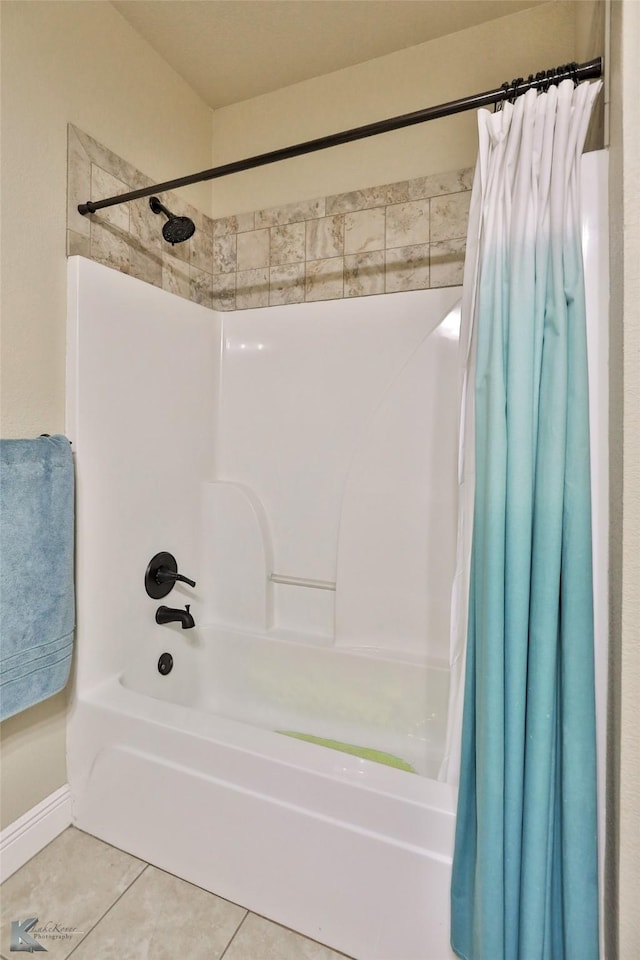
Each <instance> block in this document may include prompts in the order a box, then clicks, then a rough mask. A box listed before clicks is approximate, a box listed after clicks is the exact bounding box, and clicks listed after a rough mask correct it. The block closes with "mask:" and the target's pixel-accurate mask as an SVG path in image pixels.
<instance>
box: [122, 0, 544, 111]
mask: <svg viewBox="0 0 640 960" xmlns="http://www.w3.org/2000/svg"><path fill="white" fill-rule="evenodd" d="M541 2H544V0H112V3H113V6H114V7H115V8H116V10H118V12H119V13H121V14H122V16H123V17H124V18H125V19H126V20H127V21H128V22H129V23H130V24H131V26H132V27H133V28H134V29H135V30H136V31H137V32H138V33H139V34H140V35H141V36H142V37H143V38H144V39H145V40H146V41H147V42H148V43H149V44H150V45H151V46H152V47H153V48H154V49H155V50H156V51H157V52H158V53H159V54H160V56H161V57H163V59H164V60H166V61H167V63H169V64H170V65H171V66H172V67H173V68H174V70H176V71H177V72H178V73H179V74H180V75H181V76H182V77H183V78H184V79H185V80H186V81H187V83H188V84H189V85H190V86H191V87H192V88H193V89H194V90H195V91H196V92H197V93H198V94H199V95H200V96H201V97H202V99H203V100H204V101H205V102H206V103H208V104H209V106H211V107H212V108H214V109H216V108H218V107H223V106H226V105H228V104H230V103H237V102H238V101H240V100H247V99H249V98H250V97H256V96H259V95H260V94H263V93H269V92H270V91H271V90H277V89H279V88H280V87H286V86H289V85H290V84H292V83H299V82H300V81H302V80H308V79H310V78H311V77H317V76H321V75H322V74H325V73H331V72H333V71H334V70H340V69H342V68H343V67H349V66H352V65H353V64H355V63H362V62H364V61H365V60H371V59H372V58H374V57H380V56H383V55H384V54H387V53H392V52H394V51H396V50H402V49H404V48H405V47H411V46H413V45H414V44H418V43H423V42H425V41H427V40H434V39H436V38H437V37H442V36H444V35H445V34H448V33H455V32H456V31H458V30H463V29H465V28H466V27H473V26H476V25H477V24H479V23H483V22H485V21H487V20H495V19H496V18H497V17H502V16H506V15H507V14H510V13H517V12H518V11H519V10H523V9H525V8H527V7H533V6H536V5H537V4H538V3H541Z"/></svg>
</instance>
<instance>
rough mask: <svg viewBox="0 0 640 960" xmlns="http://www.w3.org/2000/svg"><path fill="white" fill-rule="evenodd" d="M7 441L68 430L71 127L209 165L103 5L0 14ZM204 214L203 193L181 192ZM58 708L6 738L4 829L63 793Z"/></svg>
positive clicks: (155, 172) (203, 124)
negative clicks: (60, 789) (48, 798)
mask: <svg viewBox="0 0 640 960" xmlns="http://www.w3.org/2000/svg"><path fill="white" fill-rule="evenodd" d="M1 9H2V101H1V109H2V115H1V120H2V210H1V215H2V301H1V307H2V328H1V337H2V364H3V366H2V405H1V407H0V416H1V423H0V431H1V434H2V436H3V437H19V436H36V435H38V434H40V433H55V432H58V431H63V430H64V388H65V321H66V268H65V219H66V162H67V157H66V149H67V148H66V143H67V122H68V121H71V122H72V123H74V124H76V125H77V126H79V127H81V128H82V129H83V130H86V131H87V132H88V133H90V134H92V135H93V136H94V137H96V139H98V140H100V141H101V142H102V143H105V144H107V145H108V146H109V147H110V148H111V149H113V150H114V151H116V152H117V153H119V154H121V155H122V156H124V157H126V158H127V159H128V160H129V161H131V162H132V163H133V164H134V165H135V166H137V167H139V168H140V169H142V170H144V171H145V172H146V173H148V174H149V175H150V176H152V177H157V178H158V179H167V178H169V177H174V176H179V175H180V174H183V173H185V172H188V171H190V170H198V169H203V168H205V167H208V166H210V164H211V111H210V110H209V108H208V107H207V106H206V105H205V104H204V103H203V102H202V101H201V100H200V99H199V98H198V97H197V96H196V94H195V93H194V92H193V91H192V90H191V89H190V88H189V87H188V86H187V84H186V83H185V82H184V81H183V80H182V79H180V77H178V75H177V74H176V73H175V72H174V71H173V70H172V69H171V68H170V67H169V66H168V65H167V64H166V63H165V62H164V61H163V60H161V59H160V57H158V55H157V54H156V53H155V52H154V51H153V50H152V49H151V48H150V47H149V46H148V45H147V44H145V43H144V42H143V41H142V40H141V39H140V38H139V37H138V35H137V34H136V33H135V32H134V31H133V30H132V29H131V28H130V27H129V25H128V24H127V23H126V21H125V20H124V19H123V18H122V17H121V16H120V15H119V14H118V13H116V11H115V9H114V8H113V7H111V6H110V5H109V4H108V3H102V2H95V3H94V2H92V3H87V2H80V3H75V2H44V3H40V2H18V3H14V2H9V3H3V4H2V8H1ZM184 196H185V199H187V200H190V201H191V202H192V203H194V205H196V206H198V207H200V209H202V210H204V212H205V213H209V212H210V210H209V207H210V196H211V191H210V185H209V184H201V185H200V186H198V187H195V188H192V189H191V190H185V192H184ZM64 711H65V699H64V695H60V696H58V697H56V698H53V699H51V700H50V701H47V702H45V703H43V704H41V705H39V706H38V707H35V708H34V709H32V710H29V711H27V712H25V713H24V714H20V715H18V716H16V717H14V718H12V719H10V720H8V721H6V722H5V723H4V724H2V728H1V734H2V761H3V763H2V768H3V769H2V794H1V797H2V810H1V824H2V826H4V825H6V824H7V823H10V822H11V821H13V820H14V819H15V818H16V817H18V816H20V815H21V814H22V813H24V812H25V811H26V810H28V809H29V808H31V807H32V806H33V805H34V804H36V803H38V802H39V801H40V800H42V799H43V798H44V797H46V796H47V795H48V794H49V793H51V792H52V791H53V790H55V789H56V788H57V787H59V786H61V785H62V784H63V783H65V781H66V770H65V756H64V743H65V740H64Z"/></svg>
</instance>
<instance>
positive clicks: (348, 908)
mask: <svg viewBox="0 0 640 960" xmlns="http://www.w3.org/2000/svg"><path fill="white" fill-rule="evenodd" d="M458 299H459V290H456V289H441V290H427V291H413V292H410V293H406V294H394V295H393V297H384V296H381V297H367V298H361V299H359V300H358V301H357V302H356V301H351V302H348V301H339V302H337V303H333V304H331V305H327V304H323V303H315V304H299V305H290V306H287V307H282V308H269V311H267V312H264V311H262V312H260V311H238V312H237V313H235V314H230V315H226V316H224V317H223V316H222V315H220V314H218V313H216V312H215V311H212V310H207V309H205V308H204V307H201V306H199V305H198V304H195V303H190V302H188V301H185V300H182V299H179V298H177V297H174V296H172V295H171V294H169V293H167V292H165V291H162V290H159V289H157V288H155V287H151V286H149V285H147V284H144V283H142V282H141V281H138V280H136V279H134V278H132V277H129V276H126V275H123V274H120V273H119V272H117V271H113V270H109V269H107V268H106V267H103V266H101V265H99V264H96V263H92V262H90V261H86V260H83V259H82V258H77V257H76V258H71V259H70V261H69V304H70V312H69V327H68V338H67V343H68V368H67V394H68V409H67V432H68V435H69V437H70V439H71V440H72V442H73V449H74V454H75V458H76V472H77V593H76V597H77V624H78V629H77V654H76V658H75V664H74V687H73V697H72V703H71V707H70V711H69V722H68V732H67V765H68V774H69V783H70V788H71V794H72V804H73V820H74V823H75V824H76V825H77V826H78V827H79V828H81V829H82V830H86V831H87V832H89V833H91V834H93V835H95V836H97V837H99V838H101V839H103V840H105V841H107V842H108V843H112V844H114V845H115V846H117V847H119V848H121V849H123V850H126V851H128V852H130V853H131V854H133V855H135V856H138V857H140V858H142V859H143V860H145V861H148V862H150V863H152V864H155V865H157V866H158V867H159V868H161V869H164V870H168V871H169V872H171V873H173V874H176V875H177V876H180V877H182V878H184V879H185V880H187V881H190V882H191V883H195V884H198V885H199V886H202V887H203V888H205V889H207V890H210V891H212V892H214V893H216V894H218V895H219V896H222V897H225V898H228V899H229V900H231V901H234V902H236V903H239V904H241V905H242V906H244V907H247V908H248V909H250V910H253V911H255V912H256V913H258V914H261V915H264V916H266V917H269V918H270V919H272V920H274V921H277V922H279V923H282V924H284V925H286V926H288V927H291V928H292V929H294V930H297V931H299V932H301V933H302V934H304V935H306V936H307V937H311V938H314V939H316V940H318V941H320V942H321V943H324V944H328V945H329V946H330V947H332V948H334V949H337V950H340V951H342V952H344V953H346V954H347V955H350V956H353V957H356V958H358V960H448V958H450V957H452V954H451V952H450V949H449V946H448V938H449V881H450V870H451V858H452V850H453V831H454V809H455V799H456V797H455V794H456V791H455V788H454V787H452V786H450V785H447V784H446V783H441V782H438V781H437V779H436V777H437V774H438V769H439V766H440V762H441V760H442V756H443V750H444V740H445V723H446V716H447V703H448V685H449V670H448V664H449V650H448V644H449V640H448V626H447V624H448V616H449V589H450V581H451V577H452V571H453V563H454V560H455V529H456V528H455V490H456V462H455V457H456V454H457V440H456V436H457V422H458V420H457V409H456V406H455V402H454V401H455V389H456V374H455V371H456V370H457V353H456V347H457V344H456V330H455V324H453V325H452V326H451V328H447V329H443V330H442V331H441V332H438V333H436V336H435V338H434V337H432V336H431V335H432V334H433V333H434V331H438V330H439V325H440V324H441V321H442V319H443V317H446V316H447V315H448V314H449V312H450V311H451V309H452V307H453V305H454V304H455V303H456V302H457V300H458ZM392 304H393V316H392V318H391V319H392V322H390V315H389V311H390V309H391V305H392ZM429 338H431V339H429ZM434 342H435V345H436V349H435V352H434V351H433V350H432V349H431V346H430V344H433V343H434ZM425 345H426V346H425ZM221 358H222V359H221ZM353 371H356V373H357V377H358V380H357V383H356V380H355V379H354V374H353ZM327 385H330V389H329V390H327V391H326V396H323V398H322V402H319V400H318V396H317V394H316V390H317V389H319V388H322V389H323V390H326V387H327ZM443 389H446V390H450V391H451V392H452V396H453V398H454V399H453V401H452V402H451V403H449V402H441V400H439V399H438V398H441V396H442V393H441V391H442V390H443ZM423 396H424V402H423ZM434 411H437V413H436V414H435V415H434ZM421 418H422V419H421ZM405 425H410V426H411V429H412V430H417V431H418V432H419V433H420V436H421V437H423V439H424V438H427V440H428V442H423V443H418V444H416V443H415V442H414V439H413V435H412V434H410V433H408V432H407V430H405V429H404V427H405ZM287 431H289V433H290V434H291V436H292V438H293V439H292V441H291V443H289V441H288V440H287V436H288V435H289V434H288V433H287ZM381 453H382V454H384V456H383V458H382V460H381V459H380V455H381ZM270 458H271V459H270ZM300 463H309V464H310V465H311V469H306V470H305V472H304V473H302V472H301V471H300V469H299V465H300ZM434 464H435V466H434ZM440 467H442V469H440ZM425 477H428V478H429V482H426V481H425ZM452 491H453V492H452ZM381 505H382V506H383V507H384V509H382V508H381ZM372 518H373V521H372ZM431 542H434V543H437V545H438V549H437V550H433V551H430V552H429V555H428V556H427V555H426V551H425V550H424V546H423V545H424V543H431ZM162 550H170V551H171V552H172V553H173V554H174V555H175V556H176V558H177V560H178V563H179V569H180V570H181V572H183V573H184V574H185V575H187V576H189V577H191V579H193V580H195V581H196V583H197V586H196V588H195V589H191V588H190V587H188V586H186V585H185V584H177V585H176V586H175V587H174V589H173V590H172V592H171V594H170V595H169V596H168V597H166V598H165V599H163V600H161V601H158V600H153V599H151V598H150V597H149V596H147V594H146V593H145V588H144V573H145V569H146V567H147V564H148V563H149V560H150V558H151V557H152V556H153V555H154V554H156V553H157V552H159V551H162ZM425 584H428V585H429V587H430V589H429V590H428V591H427V590H425V587H424V585H425ZM159 602H161V603H164V604H166V605H168V606H172V607H184V605H185V604H187V603H188V604H190V605H191V611H192V614H193V616H194V619H195V624H196V626H195V628H194V629H188V630H182V629H181V628H180V626H179V625H177V624H175V623H171V624H164V625H158V624H157V623H156V622H155V611H156V608H157V606H158V604H159ZM163 653H169V654H171V657H172V658H173V668H172V670H171V672H170V673H168V674H166V675H161V674H160V672H159V671H158V660H159V658H160V656H161V655H162V654H163ZM283 731H285V732H290V733H300V734H305V735H311V736H315V737H320V738H323V739H329V740H334V741H340V742H342V743H346V744H350V745H355V746H356V747H358V748H367V749H369V750H375V751H380V752H382V753H385V754H388V755H391V756H392V757H395V758H398V759H399V760H401V761H403V763H404V764H408V765H409V766H410V767H411V768H413V769H414V770H415V771H416V772H415V773H413V772H408V771H407V770H406V769H398V768H396V767H393V766H388V765H385V764H383V763H381V762H375V761H374V760H372V759H369V758H368V757H370V754H369V755H367V757H362V756H357V755H353V754H351V753H345V752H341V751H338V750H335V749H329V748H328V747H326V746H320V745H317V744H315V743H309V742H306V741H304V740H299V739H295V738H293V737H291V736H286V735H284V733H283Z"/></svg>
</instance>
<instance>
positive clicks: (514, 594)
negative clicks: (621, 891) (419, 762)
mask: <svg viewBox="0 0 640 960" xmlns="http://www.w3.org/2000/svg"><path fill="white" fill-rule="evenodd" d="M600 86H601V84H600V83H599V82H597V83H594V84H581V85H580V86H578V87H575V88H574V86H573V83H572V81H570V80H566V81H564V82H563V83H561V84H560V85H559V86H558V87H551V88H550V89H549V90H548V92H547V93H542V94H537V93H536V92H535V91H533V90H531V91H529V92H528V93H526V94H525V95H524V96H522V97H521V98H519V99H518V100H516V102H515V104H513V105H512V104H505V106H504V108H503V110H501V111H500V112H498V113H495V114H491V113H489V112H488V111H486V110H483V111H480V113H479V134H480V149H479V157H478V164H477V168H476V178H475V182H474V188H473V196H472V210H471V215H470V227H469V244H468V250H467V258H468V259H467V269H466V272H465V291H464V293H465V295H464V300H463V329H464V325H465V324H466V329H467V331H468V332H469V331H472V342H473V351H472V352H473V353H474V354H475V369H474V375H475V501H474V521H473V548H472V556H471V568H470V575H469V581H470V582H469V601H468V602H469V613H468V631H467V652H466V676H465V686H464V718H463V724H462V747H461V759H460V781H459V797H458V816H457V823H456V843H455V855H454V863H453V877H452V887H451V910H452V920H451V924H452V927H451V943H452V946H453V949H454V951H455V952H456V953H457V954H458V956H460V957H463V958H465V960H597V957H598V883H597V842H596V755H595V715H594V714H595V707H594V664H593V613H592V583H591V501H590V464H589V422H588V384H587V355H586V326H585V304H584V289H583V268H582V251H581V232H580V209H579V172H580V156H581V154H582V149H583V146H584V140H585V137H586V132H587V127H588V123H589V118H590V115H591V110H592V106H593V102H594V100H595V97H596V95H597V93H598V91H599V89H600ZM465 304H466V310H467V316H466V318H465V317H464V310H465Z"/></svg>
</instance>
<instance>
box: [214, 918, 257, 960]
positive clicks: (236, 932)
mask: <svg viewBox="0 0 640 960" xmlns="http://www.w3.org/2000/svg"><path fill="white" fill-rule="evenodd" d="M244 911H245V913H244V917H243V918H242V920H241V921H240V923H239V924H238V926H237V927H236V929H235V932H234V933H233V936H232V937H231V939H230V940H229V943H228V944H227V945H226V947H225V948H224V950H223V951H222V953H221V954H220V957H219V958H218V960H223V957H224V955H225V954H226V952H227V950H228V949H229V947H230V946H231V944H232V943H233V941H234V940H235V938H236V937H237V935H238V931H239V930H240V927H241V926H242V924H243V923H244V922H245V920H246V919H247V917H248V916H249V913H250V912H251V911H250V910H247V908H246V907H244Z"/></svg>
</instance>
